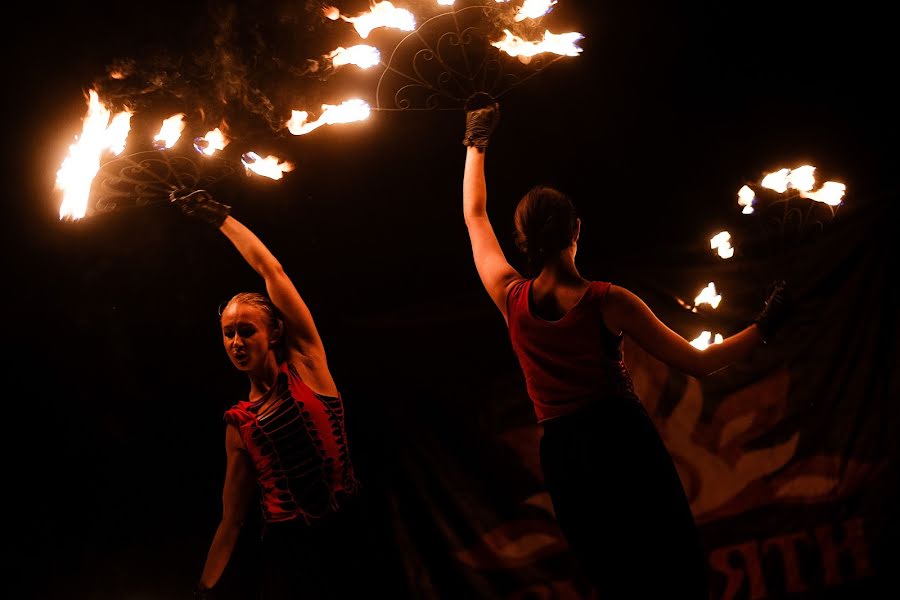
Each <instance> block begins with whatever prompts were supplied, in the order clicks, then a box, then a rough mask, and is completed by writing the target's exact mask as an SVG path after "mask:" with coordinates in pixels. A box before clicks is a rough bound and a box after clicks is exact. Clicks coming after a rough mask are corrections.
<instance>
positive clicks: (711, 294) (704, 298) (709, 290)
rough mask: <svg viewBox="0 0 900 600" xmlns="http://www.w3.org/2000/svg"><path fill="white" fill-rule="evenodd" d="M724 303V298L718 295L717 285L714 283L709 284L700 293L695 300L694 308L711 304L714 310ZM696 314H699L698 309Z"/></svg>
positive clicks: (695, 310)
mask: <svg viewBox="0 0 900 600" xmlns="http://www.w3.org/2000/svg"><path fill="white" fill-rule="evenodd" d="M721 301H722V296H720V295H719V294H717V293H716V284H715V283H713V282H712V281H710V282H709V284H707V286H706V287H705V288H703V289H702V290H700V293H699V294H698V295H697V297H696V298H694V306H695V307H696V306H697V305H699V304H709V305H710V306H712V307H713V308H718V307H719V302H721ZM694 312H697V309H696V308H695V309H694Z"/></svg>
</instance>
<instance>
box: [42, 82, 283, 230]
mask: <svg viewBox="0 0 900 600" xmlns="http://www.w3.org/2000/svg"><path fill="white" fill-rule="evenodd" d="M131 117H132V113H131V112H128V111H123V112H119V113H117V114H115V115H114V116H113V115H111V111H110V110H109V109H108V108H106V107H105V106H103V104H102V103H101V101H100V98H99V96H98V95H97V93H96V92H95V91H94V90H91V91H90V92H89V94H88V112H87V115H86V117H85V119H84V123H83V128H82V134H81V136H79V137H78V139H77V140H76V143H74V144H73V145H72V146H70V148H69V155H68V156H67V157H66V159H65V160H64V161H63V164H62V166H61V167H60V169H59V171H58V172H57V175H56V187H57V189H59V190H61V191H62V193H63V199H62V203H61V205H60V212H59V216H60V218H61V219H72V220H75V219H81V218H83V217H85V216H88V215H90V214H95V213H107V212H114V211H117V210H121V209H123V208H126V207H140V206H147V205H150V204H156V203H160V202H167V201H168V199H169V195H170V194H171V193H172V192H174V191H177V190H180V191H186V190H196V189H199V188H202V187H207V186H209V185H210V184H212V183H214V182H215V181H218V180H220V179H222V178H224V177H227V176H228V175H230V174H232V173H234V172H235V170H236V169H235V168H234V166H232V164H231V163H229V162H228V161H226V160H223V159H220V158H218V157H216V156H214V155H215V154H216V152H217V151H219V150H222V149H223V148H225V146H226V145H227V144H228V139H227V138H226V137H225V135H224V134H223V133H222V131H221V130H220V129H219V128H215V129H213V130H211V131H209V132H207V133H206V134H205V135H203V136H200V137H197V138H195V139H194V143H193V148H194V150H195V151H196V155H195V156H196V157H198V158H199V160H195V159H194V158H192V157H190V156H187V155H184V154H174V153H173V151H172V149H173V148H174V147H175V146H176V144H177V142H178V141H179V140H180V139H181V138H182V134H183V132H184V129H185V127H186V123H185V122H184V114H182V113H179V114H176V115H173V116H171V117H169V118H168V119H165V120H164V121H163V124H162V126H161V128H160V130H159V133H157V134H156V136H155V137H154V138H153V143H152V146H153V149H152V150H142V151H137V152H134V153H131V154H125V155H122V152H123V151H124V149H125V147H126V140H127V138H128V134H129V131H130V129H131ZM108 154H112V155H113V156H115V157H116V158H113V159H112V160H109V161H107V162H105V163H102V159H103V158H104V157H106V155H108ZM242 162H243V165H244V167H245V169H246V172H247V174H248V175H249V174H250V173H251V172H253V173H257V174H259V175H262V176H264V177H268V178H271V179H280V178H281V177H282V175H283V173H286V172H288V171H290V170H291V169H292V168H293V167H292V165H291V164H290V163H287V162H282V161H280V160H279V159H278V158H276V157H274V156H268V157H266V158H262V157H260V156H259V155H257V154H255V153H254V152H247V153H245V154H244V156H243V157H242ZM101 163H102V164H101ZM94 189H96V193H95V195H94V198H93V205H91V192H92V190H94Z"/></svg>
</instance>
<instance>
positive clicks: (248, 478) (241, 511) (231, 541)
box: [195, 424, 255, 598]
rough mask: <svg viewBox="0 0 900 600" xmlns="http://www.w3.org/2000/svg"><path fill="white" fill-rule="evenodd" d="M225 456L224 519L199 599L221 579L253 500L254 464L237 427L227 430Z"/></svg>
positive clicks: (215, 541)
mask: <svg viewBox="0 0 900 600" xmlns="http://www.w3.org/2000/svg"><path fill="white" fill-rule="evenodd" d="M225 453H226V456H227V461H228V462H227V467H226V470H225V485H224V486H223V489H222V520H221V521H220V522H219V526H218V527H217V528H216V534H215V536H213V540H212V543H211V544H210V547H209V553H208V554H207V556H206V564H205V565H204V567H203V574H202V575H201V576H200V582H199V583H198V585H197V589H196V594H195V596H197V597H201V598H202V597H205V596H204V594H205V592H206V591H207V590H209V589H210V588H212V587H213V586H214V585H216V583H217V582H218V581H219V578H220V577H222V573H223V572H224V571H225V567H226V566H227V565H228V561H229V560H230V559H231V554H232V552H234V547H235V544H236V543H237V540H238V536H239V535H240V532H241V527H242V526H243V524H244V518H245V517H246V516H247V509H248V508H249V506H250V501H251V500H252V498H253V489H254V485H255V483H254V481H255V480H254V478H255V475H254V473H253V465H252V463H251V462H250V457H249V456H248V455H247V452H246V450H245V449H244V444H243V442H242V441H241V435H240V433H239V432H238V430H237V427H236V426H234V425H231V424H229V425H227V426H226V428H225Z"/></svg>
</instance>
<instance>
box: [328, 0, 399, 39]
mask: <svg viewBox="0 0 900 600" xmlns="http://www.w3.org/2000/svg"><path fill="white" fill-rule="evenodd" d="M322 11H323V12H324V14H325V16H326V17H327V18H329V19H331V20H332V21H336V20H337V19H339V18H340V19H343V20H345V21H347V22H348V23H352V24H353V27H354V28H356V32H357V33H359V36H360V37H361V38H363V39H365V38H367V37H369V33H370V32H371V31H372V30H373V29H376V28H378V27H390V28H392V29H399V30H401V31H412V30H413V29H415V28H416V18H415V17H414V16H413V14H412V13H411V12H409V11H408V10H406V9H403V8H397V7H395V6H394V5H393V4H391V3H390V2H387V1H384V2H376V3H375V4H373V5H372V9H371V10H370V11H369V12H367V13H363V14H361V15H359V16H358V17H345V16H344V15H342V14H341V12H340V11H339V10H338V9H337V8H335V7H333V6H325V7H324V8H323V9H322Z"/></svg>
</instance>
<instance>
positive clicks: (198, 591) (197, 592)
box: [191, 581, 212, 600]
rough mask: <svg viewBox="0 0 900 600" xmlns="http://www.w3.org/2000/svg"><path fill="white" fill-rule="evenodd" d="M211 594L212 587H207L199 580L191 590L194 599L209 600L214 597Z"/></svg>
mask: <svg viewBox="0 0 900 600" xmlns="http://www.w3.org/2000/svg"><path fill="white" fill-rule="evenodd" d="M210 594H211V590H210V588H208V587H206V586H205V585H203V584H202V583H201V582H199V581H198V582H197V583H195V584H194V588H193V589H192V590H191V598H192V600H208V599H209V598H211V597H212V596H211V595H210Z"/></svg>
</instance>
